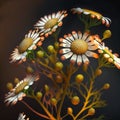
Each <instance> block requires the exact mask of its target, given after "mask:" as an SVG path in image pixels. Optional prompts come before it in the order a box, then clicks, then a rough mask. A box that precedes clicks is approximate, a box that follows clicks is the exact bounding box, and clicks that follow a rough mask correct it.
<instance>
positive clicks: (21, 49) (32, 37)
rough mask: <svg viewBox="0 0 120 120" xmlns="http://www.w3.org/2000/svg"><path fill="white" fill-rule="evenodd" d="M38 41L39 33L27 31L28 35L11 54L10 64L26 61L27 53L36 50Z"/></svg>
mask: <svg viewBox="0 0 120 120" xmlns="http://www.w3.org/2000/svg"><path fill="white" fill-rule="evenodd" d="M38 42H41V41H40V37H39V33H38V32H37V31H35V30H33V31H29V33H28V34H26V35H25V38H24V39H23V40H22V41H21V43H20V44H19V46H17V48H15V50H14V51H13V53H12V54H11V58H10V59H11V62H16V61H19V62H23V61H25V60H26V56H27V54H28V53H27V51H28V50H33V49H36V45H37V43H38Z"/></svg>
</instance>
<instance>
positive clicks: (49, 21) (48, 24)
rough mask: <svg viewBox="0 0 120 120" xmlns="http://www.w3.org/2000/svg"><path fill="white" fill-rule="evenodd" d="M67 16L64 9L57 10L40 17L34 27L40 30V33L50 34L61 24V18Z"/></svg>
mask: <svg viewBox="0 0 120 120" xmlns="http://www.w3.org/2000/svg"><path fill="white" fill-rule="evenodd" d="M66 16H67V12H66V11H59V12H57V13H56V14H55V13H53V14H52V15H48V16H44V17H42V18H41V19H40V20H39V21H38V22H37V23H36V24H35V28H37V29H39V30H40V35H41V36H42V35H45V36H46V37H48V35H51V34H52V33H53V32H55V31H56V29H57V28H58V27H59V26H62V20H63V18H64V17H66Z"/></svg>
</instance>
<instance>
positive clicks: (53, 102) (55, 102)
mask: <svg viewBox="0 0 120 120" xmlns="http://www.w3.org/2000/svg"><path fill="white" fill-rule="evenodd" d="M51 104H52V105H54V106H56V104H57V100H56V98H51Z"/></svg>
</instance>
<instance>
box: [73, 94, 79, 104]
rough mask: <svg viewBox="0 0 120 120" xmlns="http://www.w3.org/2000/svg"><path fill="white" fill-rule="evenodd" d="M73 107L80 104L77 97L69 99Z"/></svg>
mask: <svg viewBox="0 0 120 120" xmlns="http://www.w3.org/2000/svg"><path fill="white" fill-rule="evenodd" d="M71 102H72V104H73V105H78V104H79V103H80V98H79V97H78V96H74V97H72V99H71Z"/></svg>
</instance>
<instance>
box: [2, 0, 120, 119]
mask: <svg viewBox="0 0 120 120" xmlns="http://www.w3.org/2000/svg"><path fill="white" fill-rule="evenodd" d="M115 2H116V1H115ZM115 2H114V1H113V0H111V1H110V0H0V120H17V116H18V114H19V112H25V113H26V114H27V115H28V116H30V120H38V119H39V118H38V117H34V114H32V112H31V111H29V110H28V109H27V108H26V107H25V106H24V105H22V104H21V103H17V105H15V106H9V107H7V106H5V104H4V102H3V100H4V94H5V93H7V89H6V83H7V82H8V81H13V79H14V77H16V76H18V77H21V76H22V73H24V69H23V66H21V65H19V66H18V65H15V64H10V63H9V56H10V54H11V52H12V51H13V49H14V48H15V46H17V45H18V44H19V42H20V41H21V39H22V38H24V35H25V34H26V33H27V32H28V31H29V30H30V29H32V28H33V25H34V24H35V23H36V22H37V21H38V19H39V18H40V17H42V16H44V15H47V14H50V13H52V12H57V11H58V10H63V9H70V8H72V7H78V6H80V7H85V8H90V9H93V10H97V11H99V12H101V13H102V14H103V15H105V16H108V17H110V18H111V19H112V25H111V27H110V29H111V30H112V32H113V36H112V38H111V40H109V41H106V43H107V45H108V46H109V47H110V48H111V49H113V51H114V52H117V53H120V49H119V48H120V45H119V41H120V39H119V35H120V30H119V29H120V24H119V22H120V15H119V7H118V3H115ZM71 22H72V20H71ZM67 27H68V26H67ZM102 29H105V27H102ZM104 77H105V78H106V81H107V82H110V83H111V88H110V90H109V91H107V92H105V95H104V98H105V99H106V100H107V101H108V106H107V107H106V108H104V109H101V110H99V111H98V112H100V113H101V114H105V115H106V116H107V117H108V118H106V120H120V112H119V111H120V92H119V91H120V71H118V70H108V71H105V73H104ZM105 78H104V79H105ZM31 104H32V103H31ZM35 107H36V108H37V106H35ZM37 109H38V108H37ZM39 120H40V119H39Z"/></svg>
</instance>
